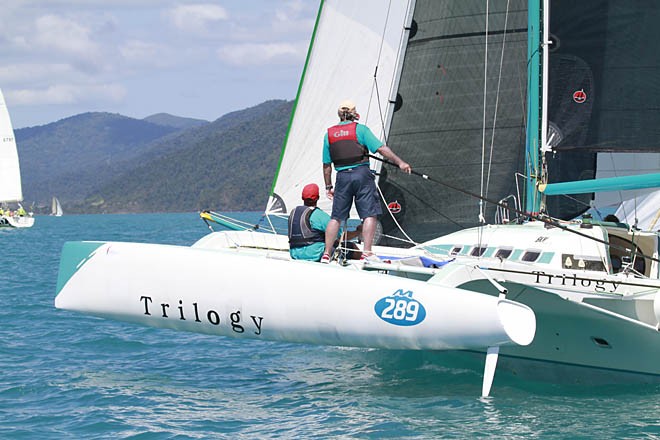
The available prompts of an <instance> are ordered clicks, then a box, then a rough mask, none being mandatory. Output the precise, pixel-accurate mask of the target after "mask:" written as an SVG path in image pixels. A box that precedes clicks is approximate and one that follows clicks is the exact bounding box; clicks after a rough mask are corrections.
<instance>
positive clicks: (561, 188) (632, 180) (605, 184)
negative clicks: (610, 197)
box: [543, 173, 660, 196]
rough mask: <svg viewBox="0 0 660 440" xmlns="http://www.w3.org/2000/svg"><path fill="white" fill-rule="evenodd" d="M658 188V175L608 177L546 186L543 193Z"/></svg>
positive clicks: (659, 183) (580, 192) (551, 194)
mask: <svg viewBox="0 0 660 440" xmlns="http://www.w3.org/2000/svg"><path fill="white" fill-rule="evenodd" d="M658 187H660V173H656V174H641V175H637V176H621V177H608V178H605V179H591V180H578V181H576V182H561V183H550V184H548V185H547V186H546V187H545V189H544V190H543V193H544V194H545V195H548V196H554V195H558V194H584V193H590V192H601V191H623V190H627V189H643V188H658Z"/></svg>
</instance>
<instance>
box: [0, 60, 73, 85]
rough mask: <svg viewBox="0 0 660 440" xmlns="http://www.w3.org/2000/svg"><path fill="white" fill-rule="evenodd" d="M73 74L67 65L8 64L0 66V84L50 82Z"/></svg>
mask: <svg viewBox="0 0 660 440" xmlns="http://www.w3.org/2000/svg"><path fill="white" fill-rule="evenodd" d="M74 74H75V71H74V70H73V69H72V68H71V66H70V65H68V64H63V63H52V64H47V63H46V64H37V63H34V64H10V65H6V66H0V83H2V84H11V83H24V82H26V81H30V82H41V81H48V82H50V81H52V79H53V78H54V77H60V76H68V77H69V78H70V77H71V76H72V75H74Z"/></svg>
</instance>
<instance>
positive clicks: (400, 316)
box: [55, 242, 536, 350]
mask: <svg viewBox="0 0 660 440" xmlns="http://www.w3.org/2000/svg"><path fill="white" fill-rule="evenodd" d="M55 306H56V307H58V308H61V309H67V310H73V311H78V312H82V313H87V314H91V315H96V316H100V317H105V318H110V319H117V320H121V321H128V322H133V323H138V324H143V325H148V326H153V327H163V328H171V329H177V330H184V331H192V332H199V333H207V334H214V335H221V336H233V337H239V338H254V339H264V340H276V341H287V342H300V343H312V344H323V345H339V346H357V347H375V348H388V349H413V350H450V349H480V348H486V347H493V346H500V345H507V344H522V345H527V344H529V343H531V342H532V340H533V338H534V332H535V328H536V325H535V317H534V313H533V312H532V310H531V309H530V308H529V307H527V306H524V305H521V304H519V303H516V302H513V301H509V300H505V299H499V298H495V297H491V296H489V295H484V294H481V293H475V292H470V291H465V290H461V289H456V288H450V287H443V286H435V285H430V284H427V283H425V282H421V281H416V280H407V279H403V278H395V277H390V276H383V275H381V274H378V273H369V272H365V271H360V270H353V269H348V268H343V267H338V266H332V265H330V266H328V265H321V264H318V263H312V262H302V261H283V260H281V259H275V258H268V257H267V256H263V255H262V256H255V255H245V254H241V253H240V252H237V251H233V250H224V251H217V250H215V251H210V250H207V249H196V248H190V247H182V246H167V245H154V244H138V243H98V242H71V243H67V244H65V246H64V249H63V253H62V258H61V264H60V272H59V277H58V295H57V297H56V299H55Z"/></svg>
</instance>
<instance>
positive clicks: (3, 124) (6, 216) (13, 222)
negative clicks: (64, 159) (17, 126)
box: [0, 90, 34, 228]
mask: <svg viewBox="0 0 660 440" xmlns="http://www.w3.org/2000/svg"><path fill="white" fill-rule="evenodd" d="M21 201H23V190H22V187H21V171H20V167H19V163H18V150H17V148H16V138H15V137H14V129H13V128H12V125H11V119H10V118H9V111H8V110H7V104H6V103H5V97H4V95H3V93H2V90H0V227H10V228H29V227H31V226H32V225H33V224H34V217H32V214H31V213H28V212H26V211H25V209H24V208H23V206H22V205H21V204H20V202H21Z"/></svg>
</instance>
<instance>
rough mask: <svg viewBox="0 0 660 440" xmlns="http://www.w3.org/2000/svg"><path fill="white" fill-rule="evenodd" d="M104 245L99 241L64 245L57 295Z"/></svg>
mask: <svg viewBox="0 0 660 440" xmlns="http://www.w3.org/2000/svg"><path fill="white" fill-rule="evenodd" d="M104 244H105V243H104V242H99V241H68V242H66V243H64V247H63V248H62V256H61V257H60V270H59V273H58V274H57V293H60V291H61V290H62V288H63V287H64V285H65V284H66V283H67V281H69V279H71V277H72V276H73V275H74V274H75V273H76V272H77V271H78V269H80V268H81V267H82V266H83V264H85V262H86V261H87V260H88V259H89V258H90V257H91V256H92V254H94V252H96V250H97V249H98V248H100V247H101V246H103V245H104Z"/></svg>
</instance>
